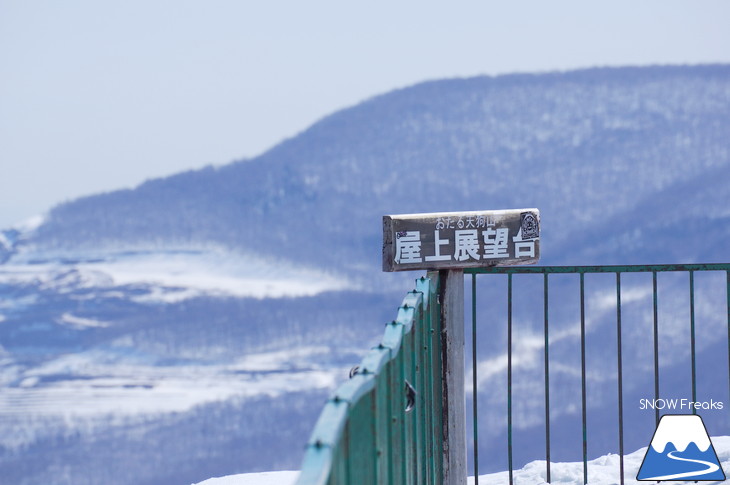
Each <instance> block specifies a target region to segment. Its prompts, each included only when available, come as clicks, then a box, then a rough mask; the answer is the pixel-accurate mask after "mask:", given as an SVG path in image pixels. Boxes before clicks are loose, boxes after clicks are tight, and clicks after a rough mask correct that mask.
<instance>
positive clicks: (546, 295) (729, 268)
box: [465, 264, 730, 485]
mask: <svg viewBox="0 0 730 485" xmlns="http://www.w3.org/2000/svg"><path fill="white" fill-rule="evenodd" d="M669 272H673V273H677V272H679V273H684V274H686V283H685V284H686V289H685V291H686V294H687V301H688V303H689V304H688V306H689V308H688V312H687V313H688V318H687V326H688V331H689V335H690V338H689V341H688V342H687V344H688V345H689V347H690V352H689V353H690V361H691V373H690V379H689V380H690V382H688V383H687V384H688V385H687V389H688V390H691V398H692V401H693V402H696V401H697V400H698V396H697V365H696V363H697V355H696V349H695V347H696V338H695V335H696V319H695V274H696V273H698V272H720V274H721V275H722V273H724V275H723V277H722V284H724V285H725V288H724V289H723V291H720V292H718V294H719V295H720V298H719V299H725V301H724V302H720V304H719V305H718V307H717V308H722V309H723V310H720V311H724V309H727V333H726V334H724V335H723V334H719V335H716V336H714V337H713V338H716V339H727V343H726V345H725V348H726V349H727V354H726V355H717V356H715V357H716V358H715V359H714V362H716V366H715V367H714V368H713V369H711V372H713V373H716V372H718V369H722V368H723V367H724V371H723V372H727V376H728V379H730V264H687V265H635V266H543V267H541V266H530V267H527V266H521V267H520V266H513V267H494V268H475V269H468V270H465V273H466V274H470V275H471V306H472V312H471V319H472V343H473V346H472V363H473V367H472V375H473V383H472V385H473V388H474V390H475V391H476V390H477V381H478V376H477V372H478V366H477V361H478V358H477V344H478V341H479V339H480V338H482V337H480V335H479V334H478V333H477V332H478V329H477V307H478V305H479V301H480V298H479V295H478V294H477V293H478V292H477V275H482V274H491V275H504V276H506V279H507V281H506V295H505V298H504V299H502V298H500V300H502V301H503V302H504V303H506V307H507V308H506V321H505V322H493V323H496V325H498V326H501V325H505V326H506V329H507V335H506V340H507V342H506V345H507V388H506V390H505V392H506V393H507V398H506V402H507V406H506V409H505V412H506V423H507V424H506V426H507V443H505V445H506V447H507V456H508V459H507V468H508V470H509V482H510V484H512V483H513V481H514V478H513V468H514V467H513V450H514V448H515V443H514V442H513V396H512V394H513V327H514V321H513V320H514V318H513V311H514V309H515V308H514V303H513V300H514V296H515V291H514V290H513V286H514V285H513V279H514V278H513V276H514V275H537V276H535V277H537V278H541V279H542V281H541V282H540V284H539V287H541V290H542V295H539V294H537V295H532V296H531V298H532V304H533V305H538V306H541V307H542V308H541V309H540V310H541V313H542V315H541V316H540V317H539V319H540V320H542V321H541V322H540V324H541V325H542V327H543V338H544V350H543V352H544V353H543V375H544V383H543V385H544V406H545V414H544V416H545V463H546V465H545V466H546V478H547V480H546V481H547V482H548V483H549V482H550V481H551V470H550V466H551V401H550V390H551V385H550V364H551V358H550V353H549V352H550V344H551V341H550V323H551V318H552V314H553V309H551V307H550V305H549V303H548V302H549V300H550V294H551V289H552V284H551V282H553V278H555V275H558V274H561V275H574V277H575V278H577V280H578V281H577V283H578V287H579V291H578V294H577V295H575V296H574V298H575V302H577V303H578V305H579V309H580V310H579V320H580V362H581V363H580V376H581V386H580V387H581V392H580V401H581V430H582V433H581V436H576V439H578V440H581V442H582V461H583V481H584V483H588V480H589V476H588V467H587V461H588V446H589V442H590V436H591V435H590V430H589V429H588V425H587V414H588V412H589V410H588V406H587V392H586V320H587V310H586V275H588V274H599V273H603V274H613V275H615V282H614V287H615V293H614V295H615V296H614V299H613V300H612V301H614V302H615V334H614V337H613V338H614V339H615V340H614V342H612V343H609V342H604V345H609V344H610V345H615V347H616V355H615V356H614V358H615V360H614V361H613V362H608V363H606V366H607V367H606V369H607V370H608V371H615V372H616V375H617V379H616V388H615V392H616V401H617V403H618V405H617V409H616V410H615V413H616V420H617V421H616V422H617V427H618V441H617V443H616V448H617V450H616V451H618V455H619V457H620V470H619V476H618V477H617V482H618V483H621V484H623V483H624V479H625V475H626V471H625V469H624V431H625V430H624V428H625V425H624V399H625V397H624V384H625V380H626V379H628V378H630V377H631V376H629V377H627V376H626V375H625V374H624V372H623V371H624V355H623V348H624V346H625V343H624V342H623V340H622V339H623V333H624V329H622V325H624V324H625V323H626V322H624V321H622V320H623V311H624V304H622V281H623V280H624V279H626V276H625V275H626V274H627V273H645V274H648V275H651V280H650V282H649V281H647V282H646V284H648V285H650V288H651V289H650V290H649V291H648V292H647V294H650V295H651V297H652V302H653V329H652V332H653V341H647V344H646V348H647V351H648V352H651V353H653V389H652V390H651V392H652V393H653V397H654V399H655V400H659V399H660V397H662V396H661V395H660V385H659V383H660V365H659V351H660V349H659V336H660V331H661V326H662V325H661V322H660V318H659V312H658V304H659V300H660V294H659V291H658V285H657V280H658V274H660V273H669ZM533 278H534V277H533ZM725 295H726V296H725ZM560 304H566V301H565V299H562V300H561V301H560ZM722 305H724V306H722ZM490 310H493V309H490ZM493 328H494V327H493ZM492 332H493V331H492ZM484 338H493V336H492V335H488V336H487V337H484ZM725 385H727V386H728V387H725ZM725 385H723V386H722V387H725V389H724V390H723V395H724V396H725V395H727V392H728V389H730V385H728V383H727V382H726V383H725ZM489 392H490V393H495V392H501V391H500V390H497V389H489ZM476 395H477V393H476V392H474V396H476ZM477 403H478V399H476V398H475V399H473V423H474V436H473V440H474V444H473V449H474V458H473V465H474V471H473V473H474V475H475V476H476V477H478V476H479V468H478V467H479V455H478V453H479V436H478V434H479V433H478V406H477ZM694 412H696V410H695V411H694ZM649 416H650V418H649V419H653V420H655V421H656V424H658V422H659V419H660V412H659V409H658V408H657V409H656V411H655V413H651V414H650V415H649ZM656 424H654V426H655V425H656ZM644 446H645V445H644ZM478 483H479V481H478V478H477V480H476V484H477V485H478Z"/></svg>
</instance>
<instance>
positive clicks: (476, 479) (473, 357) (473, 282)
mask: <svg viewBox="0 0 730 485" xmlns="http://www.w3.org/2000/svg"><path fill="white" fill-rule="evenodd" d="M471 366H472V394H471V395H472V398H471V400H472V407H473V413H474V415H473V424H474V485H479V425H478V416H479V413H478V411H477V396H478V393H477V275H476V274H472V275H471Z"/></svg>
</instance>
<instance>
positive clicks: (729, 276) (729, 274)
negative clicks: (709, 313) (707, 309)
mask: <svg viewBox="0 0 730 485" xmlns="http://www.w3.org/2000/svg"><path fill="white" fill-rule="evenodd" d="M725 276H726V282H725V291H726V293H727V297H726V298H727V299H726V303H727V345H728V347H727V371H728V380H730V271H726V272H725ZM729 384H730V382H729ZM728 389H730V385H728Z"/></svg>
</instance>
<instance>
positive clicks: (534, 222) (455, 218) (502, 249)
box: [383, 209, 540, 271]
mask: <svg viewBox="0 0 730 485" xmlns="http://www.w3.org/2000/svg"><path fill="white" fill-rule="evenodd" d="M538 259H540V211H539V210H537V209H512V210H496V211H473V212H437V213H431V214H406V215H393V216H383V271H408V270H414V269H459V268H462V269H463V268H473V267H484V266H509V265H517V264H534V263H536V262H537V261H538Z"/></svg>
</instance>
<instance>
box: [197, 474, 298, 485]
mask: <svg viewBox="0 0 730 485" xmlns="http://www.w3.org/2000/svg"><path fill="white" fill-rule="evenodd" d="M297 477H299V472H298V471H295V472H289V471H287V472H262V473H244V474H242V475H231V476H228V477H220V478H210V479H208V480H206V481H204V482H200V483H198V484H196V485H293V483H294V482H295V481H296V479H297Z"/></svg>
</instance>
